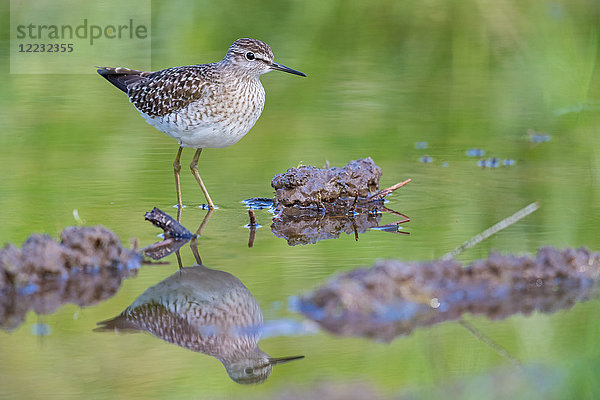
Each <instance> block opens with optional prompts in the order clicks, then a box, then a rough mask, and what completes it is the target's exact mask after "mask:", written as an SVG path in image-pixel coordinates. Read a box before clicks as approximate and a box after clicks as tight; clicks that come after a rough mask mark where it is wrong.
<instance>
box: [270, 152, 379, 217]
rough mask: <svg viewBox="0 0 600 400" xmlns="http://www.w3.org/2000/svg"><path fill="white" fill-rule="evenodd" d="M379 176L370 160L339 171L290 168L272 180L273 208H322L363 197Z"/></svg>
mask: <svg viewBox="0 0 600 400" xmlns="http://www.w3.org/2000/svg"><path fill="white" fill-rule="evenodd" d="M380 177H381V168H379V167H378V166H377V165H375V163H374V162H373V160H372V159H371V157H367V158H364V159H359V160H356V161H350V162H349V163H348V165H346V166H345V167H343V168H329V169H320V168H316V167H311V166H305V165H303V166H300V167H298V168H290V169H289V170H287V172H285V173H283V174H278V175H276V176H275V177H274V178H273V181H272V182H271V186H273V188H274V189H275V198H274V199H273V200H274V205H275V208H281V207H290V206H294V205H296V206H301V207H309V206H317V207H324V206H325V205H326V204H327V203H332V202H335V201H339V200H340V199H344V198H347V199H351V200H352V201H354V199H355V198H356V197H357V196H358V197H362V198H365V197H367V196H368V195H369V193H370V192H371V191H376V190H377V188H378V186H379V178H380Z"/></svg>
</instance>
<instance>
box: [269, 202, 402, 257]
mask: <svg viewBox="0 0 600 400" xmlns="http://www.w3.org/2000/svg"><path fill="white" fill-rule="evenodd" d="M383 192H384V191H381V192H380V193H383ZM375 196H377V194H375V195H373V196H372V197H375ZM383 196H384V195H382V197H383ZM382 212H384V213H386V214H393V215H396V216H400V217H401V218H402V219H401V220H398V221H396V222H393V223H390V224H386V225H380V224H381V219H382V216H383V215H384V214H383V213H382ZM407 222H410V218H408V217H407V216H406V215H404V214H401V213H398V212H396V211H393V210H390V209H388V208H386V207H383V206H380V205H378V204H377V203H376V202H371V203H365V204H361V205H358V206H357V207H356V211H355V212H353V213H351V214H348V215H329V214H324V215H319V216H318V217H317V218H315V215H314V213H311V212H306V211H304V212H303V210H302V209H295V208H292V209H289V210H287V209H286V210H285V211H284V212H281V213H280V214H279V215H278V216H277V217H275V218H273V223H272V224H271V231H272V232H273V235H275V236H277V237H280V238H283V239H286V240H287V242H288V244H289V245H290V246H296V245H298V244H314V243H317V242H320V241H321V240H326V239H337V238H338V237H339V236H340V235H341V234H342V233H346V234H348V235H352V234H354V237H355V238H356V240H358V235H359V233H364V232H366V231H367V230H369V229H378V230H382V231H385V232H394V233H401V234H405V235H408V234H409V233H408V232H399V231H398V229H400V224H404V223H407Z"/></svg>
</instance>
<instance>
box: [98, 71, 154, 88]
mask: <svg viewBox="0 0 600 400" xmlns="http://www.w3.org/2000/svg"><path fill="white" fill-rule="evenodd" d="M96 68H98V70H97V71H98V73H99V74H100V75H102V76H103V77H104V78H105V79H106V80H107V81H109V82H110V83H112V84H113V85H115V86H116V87H117V88H119V89H121V90H122V91H123V92H125V93H127V88H128V87H129V86H130V85H132V84H134V83H136V82H139V81H143V80H145V79H146V76H148V75H149V74H151V72H144V71H138V70H135V69H129V68H122V67H118V68H112V67H96Z"/></svg>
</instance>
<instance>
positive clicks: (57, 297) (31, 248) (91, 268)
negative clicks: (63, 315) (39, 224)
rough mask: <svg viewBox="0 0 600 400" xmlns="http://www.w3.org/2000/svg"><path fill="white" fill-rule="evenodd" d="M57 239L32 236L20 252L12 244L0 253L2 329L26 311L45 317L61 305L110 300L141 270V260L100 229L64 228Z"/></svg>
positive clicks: (0, 317) (14, 323) (105, 230)
mask: <svg viewBox="0 0 600 400" xmlns="http://www.w3.org/2000/svg"><path fill="white" fill-rule="evenodd" d="M60 236H61V242H60V243H57V242H56V241H55V240H53V239H52V238H51V237H50V236H47V235H39V234H33V235H31V236H30V237H29V238H28V239H27V240H26V241H25V243H23V246H22V247H21V249H20V250H19V249H18V248H16V247H15V246H13V245H11V244H9V245H6V246H5V247H4V249H2V250H0V327H2V328H6V329H12V328H15V327H17V326H18V325H19V324H20V323H21V322H22V321H23V319H24V318H25V314H26V312H27V311H28V310H29V309H30V308H33V309H34V311H35V312H36V313H40V314H47V313H51V312H53V311H55V310H56V309H57V308H58V307H59V306H60V305H62V304H64V303H75V304H78V305H81V306H85V305H90V304H94V303H96V302H98V301H100V300H103V299H106V298H109V297H111V296H112V295H114V294H115V293H116V291H117V290H118V288H119V286H120V284H121V279H122V278H124V277H127V276H129V275H130V274H131V273H132V272H131V270H132V269H137V268H139V265H140V261H141V259H140V257H139V255H137V254H136V253H135V252H133V251H130V250H127V249H124V248H123V247H121V242H120V240H119V238H118V237H117V236H116V235H115V234H114V233H113V232H111V231H109V230H107V229H105V228H103V227H100V226H97V227H68V228H65V229H64V230H63V231H62V233H61V235H60ZM133 273H135V271H134V272H133Z"/></svg>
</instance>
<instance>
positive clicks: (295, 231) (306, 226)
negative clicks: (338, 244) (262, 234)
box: [271, 213, 382, 246]
mask: <svg viewBox="0 0 600 400" xmlns="http://www.w3.org/2000/svg"><path fill="white" fill-rule="evenodd" d="M381 216H382V214H381V213H366V214H357V215H355V216H353V217H348V216H322V217H321V218H315V217H314V216H313V217H305V218H302V217H294V216H290V215H288V214H287V213H282V214H281V215H280V216H279V217H278V218H275V219H273V224H272V225H271V231H272V232H273V234H274V235H275V236H277V237H281V238H284V239H286V240H287V242H288V244H289V245H290V246H295V245H297V244H314V243H317V242H319V241H321V240H325V239H337V238H338V237H339V236H340V234H341V233H342V232H344V233H346V234H349V235H350V234H354V235H356V236H358V234H359V233H364V232H366V231H367V230H368V229H370V228H373V227H377V226H379V222H380V221H381Z"/></svg>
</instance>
